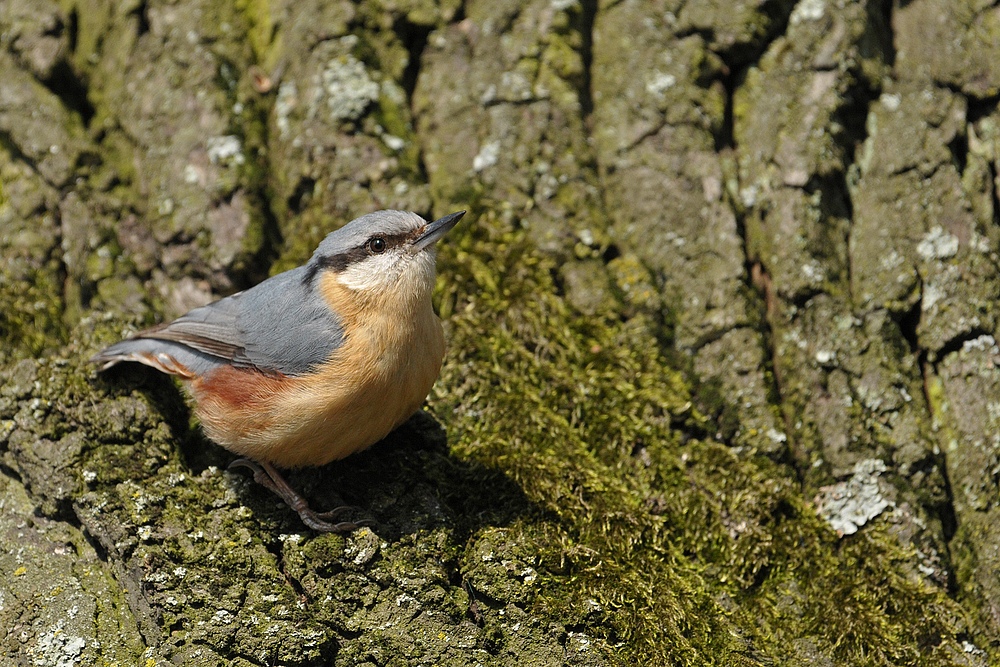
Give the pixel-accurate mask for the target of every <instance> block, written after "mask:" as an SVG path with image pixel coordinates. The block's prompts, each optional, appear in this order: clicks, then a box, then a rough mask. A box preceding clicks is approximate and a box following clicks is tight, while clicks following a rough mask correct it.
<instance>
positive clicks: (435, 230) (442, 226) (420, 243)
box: [413, 211, 465, 252]
mask: <svg viewBox="0 0 1000 667" xmlns="http://www.w3.org/2000/svg"><path fill="white" fill-rule="evenodd" d="M463 215H465V211H459V212H458V213H452V214H450V215H446V216H444V217H443V218H441V219H439V220H435V221H434V222H428V223H427V226H426V227H424V231H423V233H421V234H420V236H418V237H417V240H416V241H414V242H413V252H420V251H421V250H423V249H424V248H426V247H427V246H429V245H431V244H432V243H434V242H435V241H437V240H438V239H439V238H441V237H442V236H444V235H445V234H447V233H448V230H449V229H451V228H452V227H454V226H455V225H457V224H458V221H459V220H461V219H462V216H463Z"/></svg>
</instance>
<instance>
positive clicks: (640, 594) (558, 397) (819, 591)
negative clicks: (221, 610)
mask: <svg viewBox="0 0 1000 667" xmlns="http://www.w3.org/2000/svg"><path fill="white" fill-rule="evenodd" d="M448 248H449V249H448V250H446V251H443V252H442V257H441V260H440V265H441V266H440V270H441V272H442V273H443V274H444V276H445V277H446V278H445V279H444V280H442V282H441V286H442V288H441V289H440V290H439V293H438V297H439V299H440V300H441V302H442V303H443V304H446V305H445V309H446V310H447V311H448V312H450V313H451V316H450V318H449V323H450V345H451V350H450V353H449V357H448V360H447V362H446V365H445V370H444V372H443V375H442V380H441V382H439V384H438V389H437V390H436V393H435V395H434V398H433V401H432V404H433V408H434V410H435V412H436V413H438V414H440V415H441V416H442V421H445V422H446V423H447V424H448V429H449V434H450V436H451V439H452V444H451V451H452V454H453V455H454V456H455V457H458V458H459V459H461V460H466V461H471V462H475V463H477V464H479V465H482V466H485V467H487V468H494V469H499V470H502V471H503V472H504V474H506V475H508V476H509V477H510V478H512V479H513V480H515V481H516V483H517V484H518V486H519V487H520V488H521V489H523V491H524V493H525V494H526V496H527V498H528V500H529V502H530V503H531V504H532V506H533V507H534V508H535V512H534V514H533V515H532V517H531V518H530V519H527V520H521V521H517V522H515V523H513V524H512V525H511V526H509V527H507V528H505V529H503V530H502V531H497V530H496V529H495V528H484V529H481V530H480V531H479V532H477V533H476V534H474V535H473V537H472V540H471V542H470V551H468V552H466V554H465V556H464V561H463V562H464V565H463V573H464V575H465V576H466V577H467V578H468V579H469V580H470V581H472V582H473V584H474V585H476V586H478V588H480V589H481V590H483V591H485V592H487V593H489V594H490V595H491V596H493V597H496V598H498V599H506V600H516V601H519V602H520V603H521V604H524V605H525V606H526V607H527V608H529V609H532V610H533V611H534V613H539V614H542V615H549V616H550V617H551V618H552V619H554V620H559V621H560V622H562V623H565V624H568V625H571V626H573V627H575V628H576V629H578V630H579V631H582V632H585V633H587V634H590V635H592V636H599V637H601V638H603V639H604V640H605V641H606V644H607V645H608V646H618V647H619V648H618V649H616V650H615V654H616V655H615V657H616V659H618V660H621V661H623V662H635V663H638V664H692V665H694V664H732V663H733V662H734V661H742V662H744V663H745V664H755V661H757V660H767V659H776V660H778V661H779V662H780V663H781V664H788V663H789V662H794V661H796V660H798V661H803V660H805V656H806V655H807V654H809V652H810V651H813V650H815V651H817V652H818V653H819V654H822V655H828V656H831V657H832V658H833V659H835V660H836V661H837V662H839V663H841V664H885V665H888V664H917V663H918V662H920V660H921V657H920V656H921V653H920V651H919V649H918V648H917V647H919V646H922V645H924V644H925V643H926V642H927V641H930V638H936V639H935V640H934V641H935V642H936V643H935V644H934V646H935V647H936V648H935V649H934V651H933V652H932V653H933V655H935V656H936V658H937V659H938V660H939V662H937V663H934V664H946V663H947V662H948V660H947V659H946V657H945V656H946V655H947V652H948V651H951V650H955V649H956V647H957V642H958V636H959V634H960V633H961V632H962V631H963V628H964V625H963V622H962V615H961V612H960V611H959V609H958V607H957V606H956V605H955V604H954V602H952V601H951V600H950V599H949V598H948V596H947V595H946V594H945V592H944V591H942V590H940V589H936V588H933V587H932V586H930V585H928V584H926V583H924V582H923V581H911V580H909V579H906V578H905V577H903V576H902V575H900V574H899V572H900V571H902V568H901V567H900V565H901V564H902V563H904V562H907V561H908V559H910V558H911V556H912V555H911V554H910V553H908V552H906V551H905V550H903V549H902V548H900V547H899V545H898V544H897V543H896V542H895V541H894V539H893V538H892V537H890V536H889V535H888V534H887V533H886V531H885V529H884V528H882V527H876V528H874V529H871V530H867V531H865V532H864V533H862V534H860V535H858V536H855V537H853V538H850V539H847V540H844V541H838V540H837V539H836V537H835V536H834V535H833V533H832V531H830V530H829V528H827V527H826V526H825V524H823V523H822V522H821V521H820V520H819V519H818V518H817V517H816V516H815V514H814V513H813V512H812V510H811V509H810V508H809V507H808V506H807V504H806V503H805V502H804V501H803V499H802V498H801V496H800V492H799V486H798V481H797V478H796V476H795V475H794V473H793V472H792V471H791V470H789V469H788V468H786V467H784V466H781V465H777V464H775V463H773V462H771V461H769V460H767V459H764V458H751V459H747V458H744V457H741V456H739V455H737V453H735V452H734V451H733V450H730V449H728V448H726V447H724V446H722V445H720V444H717V443H713V442H706V441H700V440H697V439H688V437H689V436H688V435H686V434H692V433H697V432H700V430H701V421H702V420H701V418H700V417H699V416H698V414H697V413H695V411H694V410H693V408H692V407H691V402H690V388H689V386H688V385H687V383H686V381H685V379H684V377H683V375H682V374H681V373H680V372H679V371H678V370H677V369H675V368H673V367H671V365H670V364H669V362H668V360H667V359H665V358H664V357H663V356H662V355H661V354H660V352H659V350H660V349H661V347H660V344H659V341H658V340H657V338H656V335H655V331H656V327H655V323H654V322H651V321H649V322H647V321H646V320H645V319H644V318H643V317H641V316H636V317H633V318H631V319H627V320H624V321H623V320H622V319H620V318H619V317H617V316H615V315H614V314H613V313H604V314H597V315H596V316H591V317H582V316H580V315H579V314H577V313H576V312H574V311H573V310H572V309H571V308H570V307H569V306H567V305H566V303H565V301H564V300H563V299H562V298H561V297H560V295H559V294H558V290H557V288H556V285H555V284H554V283H553V279H552V276H553V275H554V274H555V273H556V266H555V262H554V261H553V260H552V259H551V258H547V257H545V256H541V255H539V254H538V253H537V252H536V251H534V250H533V249H532V248H531V246H530V243H529V242H528V241H527V239H526V236H525V234H524V233H523V232H520V231H510V230H507V229H505V228H504V226H503V225H502V224H500V223H499V222H498V221H497V220H495V219H491V218H490V216H489V215H488V214H484V215H482V216H480V217H479V219H478V220H477V222H476V224H475V226H472V227H469V228H468V229H467V231H466V232H465V234H464V235H463V236H461V237H460V238H456V239H455V240H454V241H453V243H451V244H449V246H448ZM487 258H488V259H487ZM494 554H502V555H503V556H502V557H503V558H504V559H505V560H506V562H507V563H508V565H507V566H505V567H499V566H498V565H497V564H496V563H495V562H494V560H491V558H493V559H496V558H498V557H497V556H495V555H494ZM529 569H530V570H532V571H534V572H536V573H537V579H532V581H531V582H530V583H529V582H528V579H529V578H531V577H529V576H528V575H523V574H522V575H520V576H511V572H515V573H517V572H520V573H524V572H527V571H528V570H529ZM810 647H811V648H810Z"/></svg>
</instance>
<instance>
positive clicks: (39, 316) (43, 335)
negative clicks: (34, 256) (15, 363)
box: [0, 262, 66, 358]
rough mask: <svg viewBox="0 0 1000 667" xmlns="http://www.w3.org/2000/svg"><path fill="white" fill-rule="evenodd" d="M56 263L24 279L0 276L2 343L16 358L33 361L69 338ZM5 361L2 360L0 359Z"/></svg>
mask: <svg viewBox="0 0 1000 667" xmlns="http://www.w3.org/2000/svg"><path fill="white" fill-rule="evenodd" d="M57 275H58V267H57V266H56V265H55V263H54V262H50V263H49V265H48V266H46V267H44V268H41V269H34V270H29V271H27V273H26V274H25V275H21V276H16V277H15V276H11V275H9V274H7V275H3V274H0V303H2V304H3V308H0V342H2V345H3V347H4V350H3V352H2V353H0V355H2V354H4V353H6V354H11V355H13V356H14V357H31V356H36V355H38V354H40V353H41V352H42V351H44V350H49V349H53V348H54V347H56V346H57V345H59V344H60V343H61V342H62V341H63V340H65V336H66V328H65V325H64V323H63V312H62V311H63V305H62V300H61V299H60V298H59V295H60V294H62V285H60V284H59V283H58V281H57V279H56V276H57ZM0 358H2V357H0Z"/></svg>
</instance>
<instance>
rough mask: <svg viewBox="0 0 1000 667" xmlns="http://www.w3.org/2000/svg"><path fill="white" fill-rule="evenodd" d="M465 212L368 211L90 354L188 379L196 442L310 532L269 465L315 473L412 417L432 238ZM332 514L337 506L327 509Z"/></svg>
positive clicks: (422, 381)
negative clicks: (260, 278) (229, 287)
mask: <svg viewBox="0 0 1000 667" xmlns="http://www.w3.org/2000/svg"><path fill="white" fill-rule="evenodd" d="M464 214H465V211H459V212H458V213H452V214H451V215H446V216H445V217H443V218H441V219H440V220H436V221H434V222H430V223H428V222H426V221H425V220H424V219H423V218H421V217H420V216H418V215H417V214H415V213H408V212H405V211H379V212H377V213H370V214H368V215H364V216H362V217H360V218H358V219H356V220H353V221H352V222H350V223H348V224H346V225H344V226H343V227H341V228H340V229H338V230H337V231H335V232H332V233H331V234H329V235H328V236H327V237H326V238H325V239H323V241H322V242H321V243H320V244H319V247H318V248H317V249H316V252H315V253H313V256H312V258H311V259H310V260H309V261H308V262H307V263H306V264H305V265H303V266H300V267H298V268H296V269H292V270H290V271H286V272H284V273H281V274H279V275H276V276H274V277H272V278H269V279H267V280H265V281H264V282H262V283H260V284H259V285H256V286H255V287H252V288H250V289H248V290H246V291H244V292H239V293H237V294H233V295H232V296H229V297H226V298H224V299H222V300H220V301H216V302H215V303H212V304H209V305H207V306H204V307H202V308H196V309H194V310H192V311H191V312H189V313H187V314H186V315H183V316H182V317H180V318H178V319H176V320H174V321H173V322H171V323H169V324H164V325H160V326H157V327H153V328H152V329H148V330H146V331H142V332H140V333H138V334H136V335H135V336H134V337H132V338H129V339H128V340H124V341H122V342H120V343H117V344H116V345H112V346H111V347H109V348H107V349H106V350H104V351H103V352H101V353H99V354H97V355H96V356H95V357H94V358H93V361H94V362H96V363H99V364H101V370H105V369H107V368H110V367H111V366H114V365H115V364H117V363H118V362H121V361H137V362H139V363H142V364H146V365H147V366H152V367H153V368H155V369H157V370H159V371H162V372H164V373H169V374H171V375H177V376H179V377H180V378H181V379H183V380H185V381H187V382H190V388H191V391H192V393H193V395H194V398H195V402H196V408H195V412H196V414H197V415H198V417H199V418H200V419H201V423H202V425H203V427H204V429H205V431H206V433H207V434H208V436H209V437H210V438H211V439H212V440H214V441H215V442H217V443H219V444H220V445H222V446H223V447H225V448H226V449H228V450H230V451H232V452H234V453H236V454H239V455H240V456H242V457H245V458H242V459H239V460H237V461H234V462H233V465H244V466H246V467H249V468H250V469H251V470H253V471H254V478H255V479H256V480H257V481H258V482H259V483H261V484H263V485H264V486H266V487H267V488H269V489H270V490H271V491H273V492H274V493H276V494H278V495H279V496H281V498H282V499H283V500H284V501H285V502H286V503H288V505H289V506H290V507H291V508H292V509H294V510H295V511H297V512H298V514H299V516H300V517H301V518H302V520H303V521H304V522H305V523H306V525H308V526H309V527H311V528H314V529H316V530H320V531H337V530H348V529H350V528H353V527H355V526H356V525H357V524H353V523H346V522H345V523H330V522H329V521H327V520H328V519H333V517H334V516H335V515H336V514H337V513H338V510H333V511H332V512H326V513H317V512H314V511H313V510H312V509H310V508H309V505H308V504H307V503H306V501H305V500H304V499H303V498H302V497H301V496H300V495H299V494H298V493H296V492H295V491H294V490H293V489H292V488H291V486H289V484H288V483H287V482H286V481H285V479H284V478H283V477H282V476H281V474H280V473H279V472H278V470H277V469H276V468H275V467H276V466H278V467H281V468H298V467H301V466H319V465H323V464H325V463H329V462H330V461H333V460H335V459H341V458H343V457H345V456H348V455H349V454H353V453H354V452H357V451H360V450H362V449H365V448H366V447H368V446H370V445H372V444H374V443H376V442H378V441H379V440H381V439H382V438H384V437H385V436H386V435H388V434H389V432H390V431H392V430H393V429H395V428H396V427H397V426H399V425H400V424H402V423H403V422H404V421H406V420H407V419H408V418H409V417H410V416H411V415H413V413H415V412H416V411H417V410H419V409H420V406H421V404H422V403H423V401H424V399H425V398H426V397H427V394H428V393H429V392H430V389H431V386H432V385H433V384H434V381H435V380H436V379H437V376H438V373H439V372H440V370H441V362H442V360H443V359H444V334H443V332H442V330H441V321H440V320H439V319H438V318H437V316H436V315H435V314H434V310H433V309H432V307H431V298H430V297H431V290H432V289H433V287H434V267H435V256H436V254H435V241H437V240H438V239H440V238H441V237H442V236H444V235H445V233H447V232H448V230H450V229H451V228H452V227H454V226H455V224H456V223H458V221H459V220H460V219H461V218H462V216H463V215H464ZM340 509H342V508H340Z"/></svg>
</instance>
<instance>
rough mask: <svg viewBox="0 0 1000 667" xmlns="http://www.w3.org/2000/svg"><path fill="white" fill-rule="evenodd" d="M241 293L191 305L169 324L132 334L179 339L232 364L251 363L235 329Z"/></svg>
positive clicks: (174, 340)
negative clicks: (184, 312)
mask: <svg viewBox="0 0 1000 667" xmlns="http://www.w3.org/2000/svg"><path fill="white" fill-rule="evenodd" d="M241 296H242V293H240V294H234V295H233V296H230V297H226V298H225V299H222V300H220V301H216V302H215V303H211V304H209V305H207V306H202V307H201V308H195V309H194V310H192V311H191V312H189V313H187V314H186V315H182V316H181V317H179V318H177V319H176V320H174V321H173V322H170V323H169V324H161V325H159V326H157V327H153V328H152V329H147V330H146V331H142V332H140V333H139V334H138V335H137V336H136V338H145V339H153V340H165V341H171V342H174V343H180V344H181V345H185V346H187V347H190V348H192V349H194V350H197V351H198V352H201V353H203V354H207V355H210V356H212V357H218V358H219V359H220V360H222V361H225V362H227V363H230V364H233V365H235V366H252V365H253V362H252V361H251V360H250V358H249V357H248V356H247V354H246V348H245V345H246V342H245V340H244V336H243V335H242V334H241V332H240V330H239V324H238V323H239V312H240V306H241V304H240V301H241V298H240V297H241Z"/></svg>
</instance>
